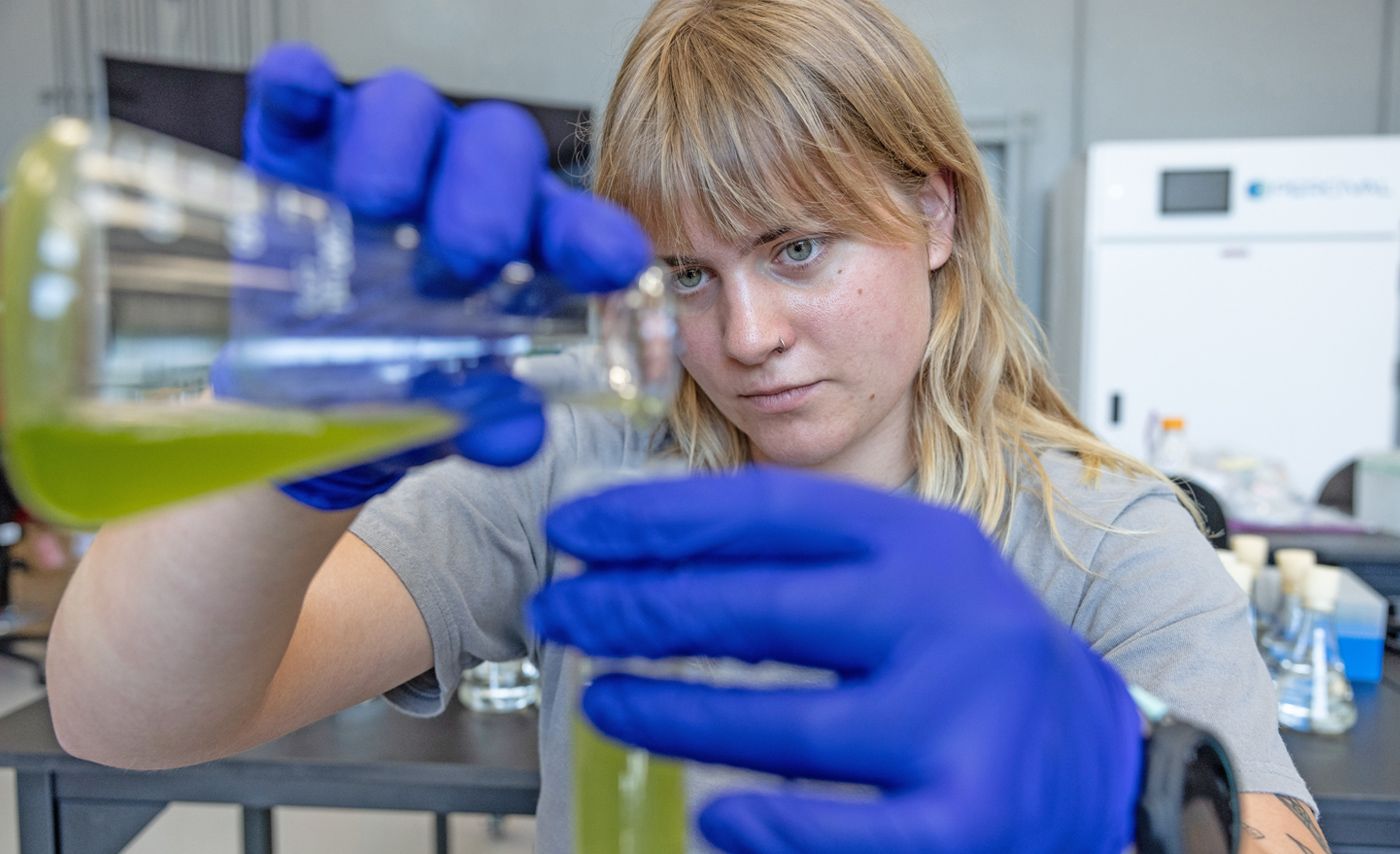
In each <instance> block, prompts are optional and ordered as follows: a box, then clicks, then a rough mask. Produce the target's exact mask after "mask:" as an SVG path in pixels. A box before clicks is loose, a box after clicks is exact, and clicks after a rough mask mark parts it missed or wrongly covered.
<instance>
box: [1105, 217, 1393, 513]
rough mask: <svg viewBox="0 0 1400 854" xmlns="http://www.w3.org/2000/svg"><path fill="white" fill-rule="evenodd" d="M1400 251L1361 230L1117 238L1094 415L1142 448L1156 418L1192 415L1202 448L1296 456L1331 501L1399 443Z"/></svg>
mask: <svg viewBox="0 0 1400 854" xmlns="http://www.w3.org/2000/svg"><path fill="white" fill-rule="evenodd" d="M1398 253H1400V249H1397V246H1396V244H1395V243H1394V242H1393V241H1387V240H1376V239H1374V238H1365V237H1364V236H1360V235H1358V237H1357V238H1356V239H1355V240H1347V239H1334V240H1328V241H1314V242H1306V241H1301V240H1300V241H1283V240H1280V241H1264V240H1258V241H1252V242H1248V243H1238V244H1227V243H1222V242H1216V241H1201V242H1196V243H1183V242H1176V243H1170V244H1168V243H1152V242H1123V243H1115V244H1106V245H1101V246H1100V247H1099V249H1098V250H1097V251H1096V252H1095V254H1094V264H1093V270H1092V272H1091V276H1092V282H1091V292H1090V294H1091V298H1090V299H1088V300H1087V306H1088V311H1089V312H1090V313H1089V316H1088V317H1086V336H1085V344H1086V348H1087V352H1086V353H1085V362H1084V364H1085V377H1086V383H1085V386H1084V394H1083V395H1082V397H1081V401H1082V407H1081V408H1082V409H1083V410H1084V411H1083V413H1082V414H1083V415H1084V416H1085V418H1086V419H1087V421H1088V423H1089V425H1090V426H1091V427H1092V428H1093V429H1094V430H1095V431H1096V432H1098V433H1099V434H1100V435H1101V436H1103V437H1104V438H1105V439H1107V440H1108V441H1110V442H1112V443H1113V444H1114V445H1116V446H1118V447H1120V448H1123V449H1124V450H1127V451H1129V452H1132V453H1134V454H1138V455H1143V454H1145V452H1146V436H1147V431H1148V430H1149V428H1150V424H1151V422H1152V419H1153V418H1154V417H1163V416H1169V415H1171V416H1181V417H1183V418H1185V419H1186V427H1187V435H1188V436H1189V438H1190V440H1191V443H1192V446H1193V447H1195V448H1197V449H1202V450H1210V449H1217V448H1219V449H1230V450H1234V451H1238V452H1241V453H1248V454H1253V455H1259V456H1264V457H1269V458H1276V459H1279V460H1282V461H1283V462H1284V463H1285V464H1286V465H1287V467H1288V470H1289V473H1290V477H1291V480H1292V481H1293V485H1294V487H1295V489H1297V490H1298V491H1299V492H1300V494H1302V495H1304V496H1309V497H1311V496H1315V495H1316V490H1317V489H1318V487H1319V486H1320V485H1321V481H1322V479H1323V478H1325V477H1326V475H1327V474H1328V473H1329V472H1330V471H1331V470H1332V469H1333V468H1335V467H1336V466H1337V465H1338V464H1340V463H1341V462H1343V461H1345V460H1347V459H1350V458H1352V457H1354V456H1355V455H1356V454H1357V453H1358V452H1362V451H1370V450H1375V449H1377V448H1386V447H1391V446H1392V444H1393V443H1394V441H1395V419H1396V407H1397V403H1396V401H1397V395H1396V371H1397V365H1396V363H1397V339H1400V307H1397V302H1400V300H1397V254H1398Z"/></svg>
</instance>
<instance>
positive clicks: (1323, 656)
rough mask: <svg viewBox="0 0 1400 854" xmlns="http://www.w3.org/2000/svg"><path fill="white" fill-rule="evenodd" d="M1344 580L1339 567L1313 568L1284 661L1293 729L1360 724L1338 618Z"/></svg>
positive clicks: (1283, 704)
mask: <svg viewBox="0 0 1400 854" xmlns="http://www.w3.org/2000/svg"><path fill="white" fill-rule="evenodd" d="M1340 583H1341V571H1340V570H1338V569H1337V568H1336V567H1331V566H1317V567H1314V568H1313V570H1312V571H1311V572H1309V573H1308V579H1307V588H1306V590H1305V591H1304V595H1303V618H1302V623H1301V625H1300V626H1299V629H1298V637H1297V640H1296V641H1295V642H1294V644H1293V649H1292V650H1291V651H1290V652H1289V653H1288V656H1287V658H1286V659H1285V660H1284V661H1283V662H1282V663H1281V664H1280V666H1279V675H1278V698H1279V699H1278V720H1279V723H1280V724H1282V725H1283V726H1286V727H1288V728H1289V729H1294V730H1298V731H1299V732H1314V733H1320V734H1323V735H1335V734H1338V733H1343V732H1346V731H1347V730H1349V729H1351V728H1352V726H1354V725H1355V724H1356V703H1355V701H1354V700H1353V698H1352V692H1351V683H1350V682H1348V681H1347V674H1346V668H1345V666H1344V665H1343V664H1342V656H1341V653H1340V652H1338V650H1337V626H1336V622H1335V620H1334V618H1333V617H1334V613H1335V611H1336V608H1337V589H1338V586H1339V584H1340Z"/></svg>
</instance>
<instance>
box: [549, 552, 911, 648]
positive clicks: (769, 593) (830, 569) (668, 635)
mask: <svg viewBox="0 0 1400 854" xmlns="http://www.w3.org/2000/svg"><path fill="white" fill-rule="evenodd" d="M878 584H879V582H878V581H875V580H873V578H872V575H871V572H870V568H869V567H866V566H860V565H850V564H831V563H822V564H818V563H813V564H809V565H805V566H801V567H798V566H792V565H781V564H746V565H744V566H743V567H742V569H741V570H735V568H734V567H733V566H732V565H726V564H710V565H703V564H702V565H696V564H687V565H686V568H685V569H684V570H679V571H676V570H670V569H666V568H653V569H645V568H640V567H636V566H629V567H628V568H627V569H626V570H623V571H616V572H609V571H590V572H587V573H585V574H583V575H580V576H577V577H575V578H568V579H564V580H562V581H556V582H554V583H552V584H550V585H548V586H547V587H545V588H544V589H543V590H541V591H540V592H539V593H538V594H536V595H535V597H534V599H533V600H532V602H531V604H530V609H531V622H532V624H533V627H534V629H535V631H536V632H538V633H539V634H540V635H541V636H542V637H543V638H545V639H546V640H549V641H552V642H555V643H562V644H568V645H570V646H574V647H577V648H579V649H581V650H583V651H584V652H585V653H587V654H589V655H598V656H610V657H619V658H625V657H632V656H640V657H644V658H666V657H670V656H686V655H703V656H711V657H729V658H737V659H740V660H743V661H751V662H758V661H765V660H772V661H782V662H786V663H788V664H796V665H802V666H807V667H822V668H826V669H829V670H834V671H836V672H839V673H842V674H855V673H863V672H866V671H867V670H869V669H871V668H874V667H876V666H878V665H879V663H880V662H881V661H883V660H884V659H885V657H886V655H887V653H888V650H889V648H890V645H891V644H892V643H894V642H895V639H896V638H897V637H898V635H899V632H900V629H901V623H900V621H898V620H895V619H888V618H882V614H881V612H879V610H878V609H876V608H873V607H867V606H866V604H865V603H866V602H868V600H869V599H870V598H871V597H870V596H869V593H870V591H871V590H872V589H873V587H874V585H878ZM832 637H840V638H841V642H840V643H829V642H826V639H829V638H832Z"/></svg>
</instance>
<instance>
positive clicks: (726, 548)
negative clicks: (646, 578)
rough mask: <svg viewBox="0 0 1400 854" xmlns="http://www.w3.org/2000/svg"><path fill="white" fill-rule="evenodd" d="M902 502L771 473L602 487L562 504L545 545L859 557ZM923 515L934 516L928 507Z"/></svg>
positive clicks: (665, 553) (612, 556)
mask: <svg viewBox="0 0 1400 854" xmlns="http://www.w3.org/2000/svg"><path fill="white" fill-rule="evenodd" d="M901 500H902V499H896V498H893V497H891V496H887V495H882V494H880V493H877V492H875V491H873V490H870V489H866V488H864V487H860V486H856V485H854V484H850V483H843V482H839V481H833V480H828V479H822V478H818V477H814V476H811V475H801V474H797V473H795V472H788V471H782V470H779V469H750V470H746V471H744V472H741V473H739V474H735V475H699V476H692V477H687V478H682V479H672V480H655V481H650V482H646V483H637V484H630V485H627V486H620V487H616V488H613V489H609V490H606V491H603V492H600V493H597V494H594V495H589V496H585V497H582V498H578V499H575V500H573V501H570V502H566V503H564V504H561V505H560V506H559V507H557V508H555V509H554V510H553V511H552V512H551V513H550V514H549V516H548V518H547V519H546V520H545V527H546V530H547V532H548V534H549V538H550V540H551V541H552V542H553V543H554V544H555V545H557V546H559V547H560V548H561V549H563V550H564V551H566V552H569V553H570V554H573V555H576V556H578V557H579V558H581V559H583V560H585V561H613V562H628V561H654V560H659V561H668V560H671V561H676V560H683V559H688V558H695V557H699V556H704V555H708V556H711V557H736V558H742V557H751V558H759V559H761V558H776V559H784V558H786V559H794V560H797V559H804V558H810V557H817V558H833V559H834V558H838V557H859V556H863V555H867V554H869V553H870V552H871V550H872V548H873V546H872V541H871V537H872V536H874V535H875V533H876V532H877V531H878V530H879V528H880V526H881V525H882V524H883V521H884V519H885V518H886V517H888V516H889V515H890V514H891V513H893V512H895V511H896V510H898V506H897V503H898V502H899V501H901ZM923 509H924V510H926V511H929V512H931V513H937V512H938V511H936V510H934V509H933V508H928V507H926V506H925V507H924V508H923Z"/></svg>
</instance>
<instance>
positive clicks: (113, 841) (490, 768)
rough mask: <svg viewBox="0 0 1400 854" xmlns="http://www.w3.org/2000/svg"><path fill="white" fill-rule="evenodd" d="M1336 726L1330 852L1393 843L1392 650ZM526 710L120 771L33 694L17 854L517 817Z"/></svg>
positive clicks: (373, 706)
mask: <svg viewBox="0 0 1400 854" xmlns="http://www.w3.org/2000/svg"><path fill="white" fill-rule="evenodd" d="M1356 695H1357V711H1358V720H1357V724H1356V726H1355V727H1354V728H1353V729H1352V730H1351V732H1349V733H1347V734H1346V735H1343V736H1335V737H1326V736H1310V735H1304V734H1300V733H1292V732H1286V733H1285V734H1284V740H1285V741H1286V742H1287V743H1288V748H1289V751H1290V752H1291V753H1292V755H1293V758H1294V760H1295V761H1296V762H1297V764H1298V769H1299V770H1300V771H1301V772H1302V775H1303V778H1304V779H1305V780H1306V781H1307V782H1308V786H1309V787H1310V788H1311V790H1312V792H1313V795H1314V796H1315V797H1316V798H1317V801H1318V804H1319V806H1320V808H1321V810H1322V826H1323V829H1324V830H1325V831H1326V834H1327V838H1328V840H1329V841H1330V842H1331V843H1332V849H1333V851H1334V852H1336V854H1379V852H1384V851H1395V852H1400V655H1395V654H1390V655H1387V656H1386V678H1385V680H1384V681H1382V682H1381V683H1379V684H1376V685H1359V686H1357V690H1356ZM536 726H537V718H536V716H535V714H534V713H526V714H517V715H482V714H473V713H472V712H470V711H468V710H467V709H465V708H463V707H462V705H461V704H460V703H456V702H453V703H450V704H449V708H448V711H447V712H446V713H444V714H443V715H442V716H441V717H439V718H434V719H431V720H419V719H416V718H410V717H407V716H405V715H402V714H400V713H398V712H396V711H394V710H393V709H391V708H389V707H388V706H387V705H385V704H384V703H382V702H380V701H373V702H371V703H367V704H364V705H361V706H357V707H355V708H353V709H349V710H346V711H344V712H341V713H340V714H338V715H335V716H333V717H331V718H328V719H326V720H324V721H320V722H317V723H315V724H312V725H310V726H308V727H306V728H304V729H302V730H299V731H297V732H294V733H292V734H291V735H288V736H286V737H284V738H281V739H279V740H277V741H274V742H272V743H270V744H266V745H263V746H262V747H258V748H255V749H253V750H250V751H248V752H246V753H242V754H239V755H237V756H232V757H229V758H227V759H221V760H218V761H216V762H209V763H206V764H203V765H196V766H193V767H190V768H181V769H177V770H173V771H120V770H115V769H111V768H105V767H103V766H100V765H93V764H91V763H89V762H84V761H82V760H79V759H74V758H73V757H71V756H68V755H67V754H65V753H64V752H63V751H62V749H60V748H59V746H58V742H57V741H56V740H55V738H54V734H53V725H52V723H51V722H50V720H49V707H48V702H47V701H46V700H40V701H37V702H35V703H33V704H31V705H29V706H26V707H24V708H22V709H20V710H19V711H16V712H14V713H12V714H10V715H8V716H6V717H4V718H0V766H12V767H14V768H16V769H17V772H18V774H17V783H18V798H19V820H20V851H21V854H51V852H63V851H66V852H80V854H116V852H118V851H120V850H121V849H122V848H123V847H124V846H125V845H126V844H127V842H129V841H130V840H131V839H132V838H133V837H134V836H135V835H136V834H137V833H138V832H140V830H141V829H142V828H143V827H145V826H146V824H148V823H149V822H150V821H151V820H152V819H153V818H155V816H156V815H158V814H159V813H160V811H161V810H162V809H164V808H165V806H166V804H167V803H169V802H171V801H202V802H218V803H232V804H241V805H243V808H244V822H243V824H244V849H245V851H248V852H255V854H257V853H258V852H270V851H271V850H272V811H271V808H272V807H274V806H317V807H352V808H361V809H397V810H421V811H427V812H432V813H436V814H437V816H438V823H437V829H438V833H437V847H438V850H439V851H446V850H447V835H446V832H445V829H446V816H447V814H448V813H453V812H479V813H492V814H501V815H505V814H530V813H533V812H534V810H535V802H536V800H537V798H538V794H539V772H538V767H539V764H538V763H539V757H538V752H537V741H536Z"/></svg>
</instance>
